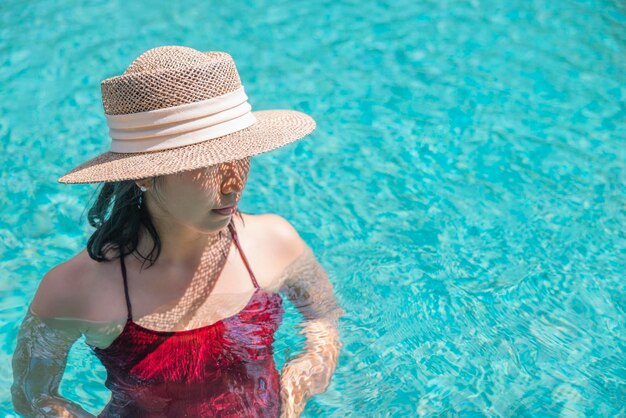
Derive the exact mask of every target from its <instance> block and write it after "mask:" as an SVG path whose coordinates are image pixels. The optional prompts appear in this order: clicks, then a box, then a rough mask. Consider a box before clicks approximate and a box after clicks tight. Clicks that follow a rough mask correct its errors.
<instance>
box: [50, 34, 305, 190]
mask: <svg viewBox="0 0 626 418" xmlns="http://www.w3.org/2000/svg"><path fill="white" fill-rule="evenodd" d="M241 85H242V84H241V80H240V78H239V73H238V72H237V69H236V67H235V63H234V61H233V59H232V57H231V55H230V54H228V53H226V52H219V51H209V52H200V51H197V50H195V49H193V48H188V47H183V46H162V47H157V48H153V49H150V50H148V51H146V52H144V53H143V54H141V55H140V56H139V57H138V58H137V59H135V60H134V61H133V62H132V63H131V64H130V65H129V66H128V68H127V69H126V71H125V72H124V74H122V75H119V76H115V77H111V78H107V79H105V80H103V81H102V83H101V90H102V102H103V107H104V111H105V113H106V114H107V115H119V114H129V113H137V112H145V111H150V110H156V109H162V108H167V107H172V106H178V105H182V104H186V103H193V102H198V101H202V100H206V99H210V98H213V97H217V96H221V95H223V94H226V93H230V92H232V91H234V90H236V89H237V88H239V87H240V86H241ZM252 114H253V115H254V116H255V118H256V123H254V124H253V125H252V126H249V127H247V128H245V129H242V130H239V131H237V132H233V133H230V134H227V135H224V136H221V137H219V138H213V139H208V140H206V141H204V142H200V143H195V144H191V145H185V146H180V147H177V148H171V149H165V150H158V151H146V152H137V153H117V152H111V151H108V152H104V153H102V154H100V155H98V156H96V157H94V158H92V159H90V160H88V161H85V162H83V163H82V164H80V165H78V166H77V167H74V168H73V169H72V170H70V171H69V172H68V173H66V174H65V175H64V176H62V177H60V178H59V179H58V181H59V182H61V183H98V182H112V181H121V180H136V179H142V178H148V177H153V176H160V175H167V174H174V173H177V172H182V171H187V170H194V169H197V168H201V167H207V166H210V165H213V164H218V163H223V162H228V161H232V160H237V159H242V158H245V157H250V156H253V155H257V154H261V153H264V152H268V151H271V150H274V149H276V148H279V147H282V146H285V145H287V144H290V143H292V142H294V141H296V140H298V139H301V138H303V137H305V136H306V135H308V134H310V133H311V132H313V130H314V129H315V127H316V123H315V120H314V119H313V118H312V117H310V116H309V115H307V114H305V113H303V112H299V111H296V110H290V109H269V110H259V111H253V112H252Z"/></svg>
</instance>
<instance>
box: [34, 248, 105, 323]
mask: <svg viewBox="0 0 626 418" xmlns="http://www.w3.org/2000/svg"><path fill="white" fill-rule="evenodd" d="M112 264H114V263H109V262H98V261H95V260H93V259H92V258H91V257H90V256H89V254H88V252H87V250H86V249H83V250H82V251H80V252H79V253H78V254H76V255H74V256H72V257H71V258H69V259H67V260H66V261H63V262H61V263H59V264H57V265H56V266H54V267H52V268H51V269H50V270H49V271H48V272H47V273H46V274H45V275H44V276H43V277H42V279H41V281H40V282H39V285H38V287H37V291H36V293H35V295H34V297H33V300H32V302H31V305H30V309H31V311H32V312H33V313H35V314H37V315H38V316H41V317H47V318H74V319H82V318H83V317H84V316H85V313H86V312H87V309H88V308H89V307H90V306H91V304H92V300H91V299H93V295H94V294H97V293H98V292H97V289H96V288H95V287H94V286H96V285H97V283H98V282H99V281H98V280H97V279H98V278H101V277H105V276H107V275H110V273H111V272H112V271H113V268H114V266H113V265H112Z"/></svg>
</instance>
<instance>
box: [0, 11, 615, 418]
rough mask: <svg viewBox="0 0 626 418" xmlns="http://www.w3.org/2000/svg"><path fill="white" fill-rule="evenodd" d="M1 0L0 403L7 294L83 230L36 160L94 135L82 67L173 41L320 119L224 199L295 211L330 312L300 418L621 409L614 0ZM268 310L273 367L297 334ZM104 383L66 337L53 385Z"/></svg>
mask: <svg viewBox="0 0 626 418" xmlns="http://www.w3.org/2000/svg"><path fill="white" fill-rule="evenodd" d="M0 19H2V22H1V23H2V24H1V25H0V44H1V45H0V46H1V48H2V57H3V60H2V64H1V65H0V89H1V92H2V97H4V98H5V100H2V101H1V102H0V138H1V139H0V145H1V147H2V154H1V157H0V158H2V176H1V178H0V180H1V182H2V184H1V187H2V191H1V192H0V203H1V207H2V216H1V218H0V260H2V263H1V264H0V266H1V267H0V268H1V269H2V276H3V278H4V280H2V282H0V283H1V285H0V286H1V287H0V292H1V293H0V295H1V299H0V300H1V302H0V315H1V319H2V320H1V322H0V323H1V324H2V333H1V335H0V413H2V416H12V415H13V414H14V412H13V408H12V405H11V398H10V392H9V387H10V384H11V382H12V375H11V368H10V359H11V355H12V353H13V350H14V343H15V336H16V333H17V329H18V326H19V323H20V321H21V319H22V317H23V316H24V314H25V311H26V307H27V304H28V303H29V301H30V300H31V298H32V295H33V294H34V292H35V289H36V287H37V284H38V281H39V279H40V278H41V276H42V275H43V274H44V273H45V272H46V271H47V270H48V269H50V268H51V267H52V266H54V265H55V264H58V263H59V262H61V261H63V260H64V259H66V258H68V257H69V256H71V255H73V254H74V253H75V252H77V251H79V250H80V249H81V248H82V247H83V246H84V243H85V241H86V238H87V237H88V234H89V232H90V229H89V228H88V227H87V223H86V221H85V220H84V216H82V217H81V215H84V214H83V210H84V208H85V205H86V202H87V200H88V199H89V197H90V195H91V191H92V189H93V188H92V186H66V185H60V184H56V183H55V179H56V178H57V177H58V176H59V175H61V174H63V173H64V172H65V169H67V168H69V167H72V166H74V165H75V164H77V163H78V162H80V161H82V160H83V159H84V157H85V155H81V154H80V153H79V149H81V148H82V149H86V150H87V151H86V152H87V153H88V154H89V156H91V155H96V154H97V153H99V152H101V151H104V150H105V149H106V148H108V143H106V138H107V137H106V132H107V131H106V124H105V120H104V116H103V114H102V105H101V101H100V89H99V83H100V81H101V80H102V79H104V78H107V77H109V76H111V75H115V74H118V73H119V72H120V71H122V70H123V69H124V68H126V66H127V65H128V64H129V63H130V61H131V60H132V59H133V58H134V57H136V56H137V55H138V54H139V53H141V52H142V51H144V50H146V49H149V48H152V47H154V46H158V45H168V44H170V45H174V44H177V45H186V46H191V47H193V48H196V49H199V50H224V51H227V52H229V53H231V54H232V55H233V57H234V59H235V62H236V63H237V68H238V70H239V73H240V75H241V78H242V83H243V84H244V86H245V87H246V92H247V93H248V95H249V97H250V100H249V101H250V103H251V104H252V106H253V109H254V110H261V109H270V108H294V109H297V110H301V111H304V112H307V113H309V114H310V115H312V116H313V117H314V118H315V119H316V120H317V122H318V128H317V131H316V132H315V133H314V134H313V136H312V137H311V138H310V139H309V140H305V141H299V142H297V143H296V144H293V145H292V146H289V147H286V148H284V149H282V150H279V151H276V152H273V153H270V154H266V155H260V156H258V157H256V158H254V159H253V161H252V170H251V172H250V179H249V182H248V185H247V188H246V190H245V191H244V194H243V200H242V202H241V209H242V210H243V211H244V212H252V213H264V212H271V213H278V214H281V215H282V216H284V217H286V218H287V219H289V220H290V221H292V223H293V224H294V225H295V226H296V228H297V229H298V230H299V231H300V233H301V235H302V236H303V238H304V239H305V240H306V241H307V242H308V243H309V245H310V246H311V247H312V248H313V249H314V251H315V253H316V254H317V256H318V258H319V259H320V261H321V262H322V264H323V265H324V266H325V267H326V268H327V270H328V272H329V274H330V276H331V279H332V280H333V283H334V285H335V290H336V293H337V297H338V300H339V302H340V304H341V305H342V307H343V308H344V309H345V310H346V311H347V315H346V316H344V317H343V318H342V319H341V322H340V324H341V328H340V332H341V335H342V342H343V344H344V347H343V351H342V354H341V357H340V359H339V366H338V368H337V370H336V372H335V375H334V377H333V381H332V384H331V386H330V388H329V390H328V391H327V392H326V393H324V394H322V395H319V396H317V397H315V398H313V399H312V400H311V401H310V402H309V403H308V404H307V409H306V411H305V413H304V416H338V417H343V416H355V417H363V416H376V417H382V416H385V417H386V416H393V417H406V416H442V415H454V416H538V415H539V416H556V415H563V416H620V415H622V416H624V415H626V406H624V399H626V360H625V359H626V342H625V341H626V340H625V337H626V335H625V333H624V330H625V329H626V289H625V284H624V270H625V267H626V265H625V264H626V263H625V259H626V237H625V234H624V230H625V225H626V190H625V187H624V184H625V180H626V146H625V145H626V144H625V142H626V123H625V121H626V106H625V105H624V102H625V99H626V87H625V86H626V71H625V70H626V59H625V57H626V55H625V53H626V30H625V29H626V8H625V7H624V4H623V3H621V2H618V1H565V0H558V1H552V2H548V1H545V0H544V1H532V0H531V1H520V0H513V1H508V2H500V1H496V2H487V1H478V0H476V1H423V2H419V4H418V2H415V1H408V0H400V1H396V2H380V1H372V2H362V1H340V2H337V1H323V2H314V3H313V2H286V1H274V2H269V1H262V2H255V3H252V2H245V3H240V4H235V3H233V4H229V5H228V6H223V5H222V4H221V3H218V2H209V3H205V2H203V3H200V2H199V3H198V5H197V6H195V7H189V6H183V5H182V4H176V3H175V2H161V3H158V4H153V3H152V2H151V3H149V2H147V1H136V2H120V1H116V0H113V1H106V2H105V1H99V2H94V3H93V5H92V6H91V7H83V6H78V5H75V6H70V5H60V4H59V2H52V1H37V2H33V3H30V4H28V5H25V4H24V3H23V2H17V1H14V0H9V1H5V2H4V3H3V6H2V13H0ZM6 98H8V99H6ZM78 144H80V147H78V146H77V145H78ZM286 179H289V180H286ZM79 220H80V221H79ZM285 307H286V315H285V321H284V323H283V326H282V327H281V329H280V330H279V332H278V333H277V334H276V338H277V343H276V346H275V350H276V357H277V366H278V367H279V369H280V366H281V365H282V363H283V362H284V359H285V357H286V356H287V355H289V354H290V353H293V352H294V351H295V350H297V349H298V348H299V347H301V344H302V338H301V337H300V336H296V335H295V332H294V326H295V325H296V324H297V323H298V321H299V318H298V315H297V314H296V312H295V310H294V308H293V306H290V304H289V303H288V302H287V301H285ZM104 379H105V372H104V369H103V368H102V366H101V365H100V364H99V363H98V362H97V360H96V359H95V358H94V357H93V356H92V355H91V353H90V352H89V350H88V348H87V347H86V346H85V345H84V344H82V343H81V341H79V342H78V343H77V344H76V345H75V346H74V347H73V349H72V352H71V353H70V358H69V359H68V366H67V369H66V373H65V376H64V380H63V382H62V385H61V393H62V394H63V395H64V396H65V397H68V398H70V399H72V400H74V401H76V402H79V403H80V404H81V405H82V406H83V407H84V408H85V409H87V410H88V411H90V412H92V413H96V412H97V411H99V410H100V409H101V408H102V407H103V406H104V405H105V403H106V401H107V400H108V397H109V392H108V391H107V390H106V389H105V387H104V385H103V381H104Z"/></svg>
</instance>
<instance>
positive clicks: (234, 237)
mask: <svg viewBox="0 0 626 418" xmlns="http://www.w3.org/2000/svg"><path fill="white" fill-rule="evenodd" d="M228 228H229V229H230V232H231V234H232V236H233V241H235V245H236V246H237V249H238V250H239V254H240V255H241V259H242V260H243V263H244V264H245V265H246V269H248V272H249V273H250V278H251V279H252V284H254V287H255V288H257V289H258V288H259V283H258V282H257V280H256V277H254V273H252V270H251V269H250V265H249V264H248V260H247V259H246V256H245V254H244V253H243V251H241V245H240V244H239V239H238V237H237V231H235V226H234V224H233V222H232V220H231V222H230V223H229V224H228ZM120 264H121V265H122V277H123V278H124V297H125V298H126V309H127V310H128V320H129V321H131V320H132V319H133V311H132V308H131V306H130V296H129V295H128V279H127V278H126V264H124V255H123V254H122V255H121V256H120Z"/></svg>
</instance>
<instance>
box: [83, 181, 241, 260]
mask: <svg viewBox="0 0 626 418" xmlns="http://www.w3.org/2000/svg"><path fill="white" fill-rule="evenodd" d="M161 181H162V177H153V178H152V184H153V186H154V187H153V191H154V192H155V193H157V195H158V188H157V187H156V186H157V185H160V184H161ZM96 193H97V194H98V197H97V198H96V201H95V202H94V204H93V205H92V206H91V208H90V209H89V211H88V213H87V220H88V221H89V224H90V225H91V226H93V227H94V228H96V230H95V231H94V232H93V234H92V235H91V237H90V238H89V240H88V241H87V252H88V253H89V256H90V257H91V258H92V259H94V260H96V261H99V262H101V261H112V260H114V259H116V258H119V257H121V256H126V255H128V254H133V253H136V256H137V257H138V258H139V259H142V260H143V263H144V264H145V263H146V262H149V265H148V267H150V266H152V265H153V264H154V263H155V262H156V260H157V258H159V254H160V253H161V239H160V238H159V234H158V233H157V230H156V228H155V227H154V224H153V223H152V218H151V217H150V212H149V211H148V209H147V208H146V205H145V203H142V202H141V199H142V192H141V191H140V190H139V187H137V184H136V183H135V181H134V180H123V181H118V182H105V183H103V184H102V186H101V187H100V192H99V193H98V189H96V191H95V193H94V194H96ZM233 216H239V218H240V219H241V221H242V222H243V216H242V214H241V212H240V211H239V209H237V211H236V212H235V214H234V215H233ZM142 227H143V229H142ZM142 232H147V233H148V234H149V235H150V237H151V239H152V242H153V244H154V245H153V247H152V250H151V251H150V252H149V253H148V254H147V255H144V254H141V253H140V252H139V251H138V250H137V245H138V244H139V234H140V233H142ZM224 233H225V232H224V231H220V232H219V234H220V235H221V234H224ZM111 248H114V249H116V250H117V253H118V254H117V256H114V257H113V258H110V259H109V258H106V256H105V253H106V251H107V250H109V249H111Z"/></svg>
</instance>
